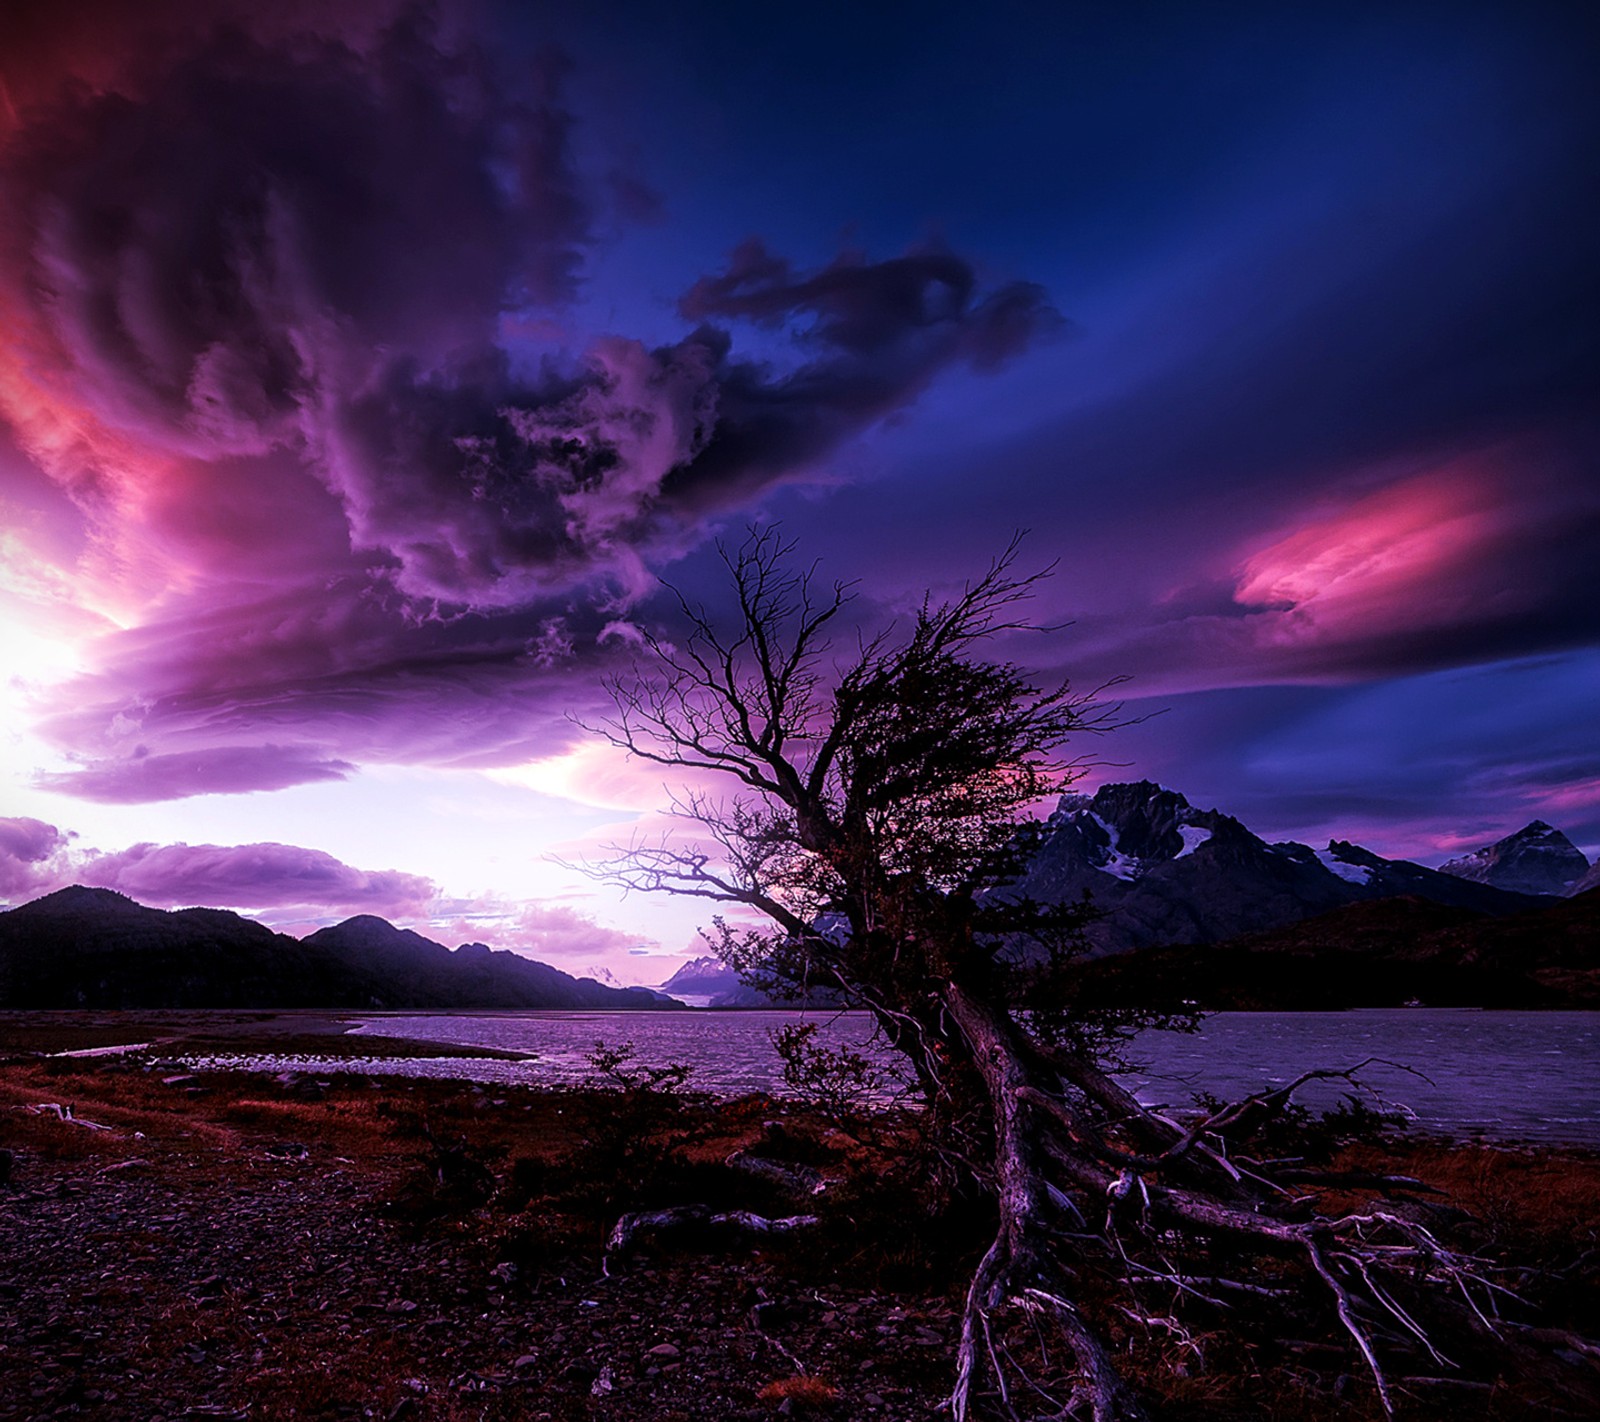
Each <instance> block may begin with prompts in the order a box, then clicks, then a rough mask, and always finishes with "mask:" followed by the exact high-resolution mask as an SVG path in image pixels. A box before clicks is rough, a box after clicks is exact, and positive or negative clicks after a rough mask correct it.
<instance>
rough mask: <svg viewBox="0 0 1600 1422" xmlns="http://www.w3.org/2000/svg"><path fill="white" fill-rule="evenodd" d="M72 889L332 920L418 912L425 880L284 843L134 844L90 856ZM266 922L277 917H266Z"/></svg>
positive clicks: (425, 897) (429, 895) (429, 894)
mask: <svg viewBox="0 0 1600 1422" xmlns="http://www.w3.org/2000/svg"><path fill="white" fill-rule="evenodd" d="M72 872H73V876H74V878H75V880H76V881H77V882H79V883H84V884H93V885H95V886H97V887H99V888H104V889H116V890H117V891H118V892H119V893H124V894H127V895H128V896H129V897H130V898H134V899H137V900H138V901H139V902H140V903H145V904H151V905H155V906H158V907H172V906H180V905H181V906H188V905H201V906H205V907H210V908H244V909H259V910H277V911H278V915H281V914H282V913H284V912H286V911H290V910H305V909H308V908H313V909H318V910H321V911H323V912H332V913H336V914H338V915H339V916H340V917H346V916H349V915H352V914H357V913H376V914H381V915H383V916H384V917H393V916H404V915H407V914H415V913H419V912H422V911H423V910H424V909H425V908H426V906H427V904H428V903H429V902H430V901H431V900H432V899H433V897H434V894H435V892H436V890H435V888H434V885H433V883H432V881H431V880H428V879H425V878H422V877H421V876H419V875H416V874H403V873H400V872H398V871H397V870H392V869H380V870H368V869H356V868H353V867H352V866H351V865H348V864H345V863H343V862H342V861H340V860H338V859H335V858H334V857H333V856H332V855H331V854H325V853H323V852H322V851H321V850H317V849H303V848H300V847H299V846H296V845H291V844H238V845H217V844H135V845H132V846H131V847H129V848H128V849H124V850H119V851H117V852H115V853H112V854H96V855H93V856H91V857H89V858H88V859H87V860H85V861H84V862H83V863H81V864H79V865H77V866H76V867H75V868H74V869H73V871H72ZM268 916H269V917H275V916H277V915H272V914H269V915H268Z"/></svg>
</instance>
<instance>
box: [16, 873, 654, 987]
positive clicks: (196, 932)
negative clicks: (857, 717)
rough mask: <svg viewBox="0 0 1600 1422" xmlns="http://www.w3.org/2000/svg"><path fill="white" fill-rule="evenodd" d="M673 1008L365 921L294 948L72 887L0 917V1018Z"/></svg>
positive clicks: (217, 921) (210, 918)
mask: <svg viewBox="0 0 1600 1422" xmlns="http://www.w3.org/2000/svg"><path fill="white" fill-rule="evenodd" d="M352 924H354V925H355V927H354V928H352V927H351V925H352ZM342 930H345V931H342ZM480 949H481V950H482V951H481V952H480V951H477V950H480ZM679 1006H680V1004H678V1003H676V1002H673V1001H671V1000H670V999H667V998H663V997H662V996H661V995H660V994H658V993H654V992H652V991H651V990H650V989H648V988H611V987H606V986H605V985H603V984H601V983H597V982H594V981H593V980H592V979H588V978H574V977H572V976H571V975H570V974H568V973H563V972H562V971H561V970H560V969H559V968H553V967H551V966H550V965H549V964H546V963H539V962H536V961H534V960H533V959H530V958H523V957H521V956H519V955H518V954H515V953H510V952H505V951H496V950H493V949H489V948H487V947H485V946H484V945H482V944H465V945H463V946H462V948H459V949H456V950H454V951H452V950H451V949H449V948H446V947H445V946H444V945H443V944H442V943H435V942H434V941H433V940H432V939H429V938H425V937H423V936H422V935H421V934H419V933H415V932H412V931H411V930H409V929H399V928H396V927H395V926H394V925H393V924H391V923H388V922H387V921H386V920H384V919H380V918H376V917H374V916H372V915H358V916H357V918H355V919H349V920H346V921H345V923H343V924H336V925H334V926H332V927H331V928H324V929H319V930H318V931H317V932H316V933H313V934H310V935H309V936H308V937H306V938H304V939H297V938H291V937H290V936H289V935H287V934H282V933H275V932H273V930H272V929H270V928H267V927H266V926H265V925H264V924H260V923H257V922H255V921H254V920H252V919H248V918H245V917H243V916H242V915H240V914H236V913H232V912H230V911H229V910H227V909H214V908H186V909H176V910H163V909H153V908H149V907H147V906H145V905H143V904H140V903H138V902H136V901H135V900H133V899H131V898H129V897H128V896H127V895H126V894H120V893H117V892H116V891H115V890H112V889H97V888H91V887H89V886H86V885H82V884H74V885H69V886H68V887H66V888H63V889H58V890H56V891H55V892H54V893H51V894H46V895H44V896H43V897H42V898H38V899H34V900H32V901H30V902H28V903H26V904H22V905H19V906H18V907H16V908H13V909H10V910H7V911H5V912H0V1008H8V1009H34V1010H43V1009H56V1008H223V1007H260V1008H363V1009H390V1010H393V1009H406V1008H417V1009H426V1008H435V1009H470V1008H477V1009H480V1010H493V1009H504V1008H524V1009H563V1008H588V1009H596V1008H604V1009H627V1010H659V1009H676V1008H678V1007H679Z"/></svg>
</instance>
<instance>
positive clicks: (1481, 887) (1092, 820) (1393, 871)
mask: <svg viewBox="0 0 1600 1422" xmlns="http://www.w3.org/2000/svg"><path fill="white" fill-rule="evenodd" d="M1580 857H1581V856H1580ZM1019 887H1020V890H1021V892H1023V893H1025V894H1027V895H1029V896H1030V897H1032V898H1035V899H1039V900H1041V901H1046V902H1060V901H1063V900H1074V899H1078V898H1081V897H1082V896H1083V895H1084V894H1085V893H1087V894H1088V896H1089V898H1090V900H1091V902H1092V903H1093V904H1094V905H1095V907H1097V908H1098V909H1100V910H1101V912H1102V913H1103V914H1104V917H1103V918H1102V919H1101V920H1100V921H1099V922H1097V923H1096V924H1094V925H1093V926H1092V927H1091V929H1090V931H1089V936H1090V938H1091V940H1092V941H1093V943H1094V944H1095V946H1096V947H1097V948H1098V949H1099V950H1101V951H1103V952H1117V951H1120V950H1122V949H1127V948H1142V947H1149V946H1153V945H1157V944H1179V943H1215V942H1220V941H1222V940H1224V939H1229V938H1235V937H1237V936H1239V935H1240V934H1244V933H1258V932H1262V931H1264V930H1267V929H1274V928H1281V927H1283V926H1284V925H1286V924H1290V923H1296V922H1298V921H1300V920H1301V919H1305V918H1310V917H1311V916H1313V915H1315V914H1320V913H1325V912H1327V911H1328V910H1329V909H1333V908H1338V907H1339V906H1340V905H1342V904H1348V903H1356V902H1359V901H1361V900H1363V899H1379V898H1389V897H1393V896H1395V895H1401V894H1409V895H1414V896H1417V897H1421V898H1425V899H1431V900H1433V901H1435V902H1437V903H1443V904H1449V905H1452V906H1454V907H1459V908H1470V909H1477V910H1479V911H1481V912H1488V913H1509V912H1512V911H1514V910H1516V909H1519V908H1524V907H1527V906H1528V905H1529V904H1530V902H1531V900H1529V899H1528V898H1526V897H1524V896H1523V895H1521V894H1518V893H1514V892H1508V891H1506V890H1505V889H1503V888H1500V887H1498V886H1496V885H1493V884H1483V883H1474V882H1471V881H1468V880H1463V879H1461V878H1458V877H1455V876H1453V875H1447V874H1443V873H1440V872H1439V871H1438V870H1436V869H1426V868H1424V867H1423V866H1422V865H1420V864H1412V863H1410V862H1408V861H1405V860H1393V859H1385V858H1383V857H1382V856H1381V855H1377V854H1374V853H1372V852H1371V851H1370V850H1366V849H1363V848H1361V847H1360V846H1359V845H1355V844H1351V843H1349V842H1348V841H1345V840H1334V841H1332V842H1331V843H1330V844H1329V845H1328V847H1327V848H1326V849H1313V848H1311V847H1310V846H1309V845H1304V844H1295V843H1292V842H1290V843H1283V844H1268V843H1267V842H1266V841H1265V840H1263V839H1261V838H1259V837H1258V836H1257V835H1255V834H1252V833H1251V832H1250V831H1249V830H1248V829H1246V828H1245V826H1244V825H1243V824H1241V823H1240V822H1239V821H1238V820H1236V819H1234V818H1233V817H1232V816H1231V815H1225V814H1222V813H1220V812H1219V811H1217V810H1201V809H1197V808H1196V807H1194V806H1193V805H1191V804H1190V803H1189V802H1188V800H1186V799H1185V798H1184V797H1183V796H1182V795H1180V794H1178V793H1177V792H1176V791H1175V790H1168V789H1165V788H1164V787H1162V786H1160V785H1156V784H1153V783H1152V782H1150V781H1148V780H1141V781H1137V782H1134V783H1131V784H1115V785H1104V786H1102V787H1101V788H1100V789H1099V790H1097V791H1096V792H1095V793H1094V794H1093V795H1092V796H1091V795H1065V796H1063V797H1062V799H1061V801H1060V803H1059V804H1058V805H1057V807H1056V810H1055V812H1054V814H1052V815H1051V817H1050V819H1049V820H1048V821H1047V822H1046V824H1045V826H1044V832H1043V837H1042V840H1041V843H1040V845H1039V848H1038V850H1037V852H1036V853H1035V854H1034V856H1033V860H1032V863H1031V865H1030V867H1029V869H1028V871H1027V873H1026V874H1025V875H1024V876H1023V879H1022V881H1021V883H1020V886H1019Z"/></svg>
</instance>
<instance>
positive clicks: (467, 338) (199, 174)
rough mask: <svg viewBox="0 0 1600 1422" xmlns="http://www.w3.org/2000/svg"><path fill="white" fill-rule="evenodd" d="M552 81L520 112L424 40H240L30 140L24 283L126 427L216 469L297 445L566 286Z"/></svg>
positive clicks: (478, 61)
mask: <svg viewBox="0 0 1600 1422" xmlns="http://www.w3.org/2000/svg"><path fill="white" fill-rule="evenodd" d="M557 77H558V75H557V71H556V70H555V69H554V68H552V67H550V66H546V68H545V69H544V70H543V71H541V74H540V76H539V77H538V79H537V81H536V83H535V84H534V85H533V86H532V87H531V88H529V89H527V90H525V91H524V92H523V93H520V94H518V95H515V96H513V95H510V94H508V93H506V92H505V90H504V88H503V86H501V85H500V84H498V83H497V82H496V81H495V80H494V78H493V76H492V73H491V70H490V67H489V65H488V62H487V61H486V60H485V59H484V57H483V56H482V55H481V54H477V53H475V52H473V51H471V50H465V51H462V52H458V53H452V52H445V51H443V50H441V49H440V48H439V47H438V46H437V43H436V41H435V39H434V37H433V36H432V34H431V33H430V32H429V31H428V30H427V29H426V28H424V27H422V26H420V25H418V24H415V23H406V24H402V25H396V26H394V27H392V28H390V29H389V30H387V31H385V33H384V34H383V36H382V38H381V40H380V41H379V42H378V43H376V44H375V45H374V46H373V47H372V49H371V50H370V51H368V52H365V53H359V54H358V53H356V52H355V51H353V50H351V49H348V48H346V47H345V46H343V45H341V44H338V43H335V42H331V41H324V42H301V43H298V44H296V45H293V46H288V45H284V46H271V47H269V46H265V45H262V44H259V43H256V42H254V41H252V40H250V39H247V38H245V37H244V36H243V35H242V34H240V33H238V32H231V33H227V34H225V35H224V36H222V37H221V38H219V39H217V40H214V41H213V42H212V43H210V44H209V45H207V46H206V47H204V48H203V49H201V50H200V51H199V52H197V53H195V54H193V55H189V56H185V57H184V58H182V59H181V60H179V61H177V62H176V63H173V64H171V65H170V66H168V67H165V68H164V71H163V72H162V74H161V77H160V82H158V83H156V82H152V83H149V84H147V85H145V86H144V92H142V93H141V94H140V95H139V96H138V97H136V98H130V97H126V96H124V95H122V94H119V93H107V94H100V95H96V96H92V97H81V96H80V97H79V99H78V100H77V102H67V103H63V104H62V105H61V106H60V107H59V108H57V109H55V110H54V111H52V112H50V113H48V114H46V115H44V116H41V117H38V118H36V119H35V121H34V122H33V123H31V124H30V125H28V126H27V127H26V128H25V129H24V130H23V131H22V133H21V134H20V135H18V136H17V138H16V139H15V140H14V141H13V142H12V144H11V145H9V147H8V151H7V154H6V156H5V160H4V163H3V166H0V193H3V196H4V211H5V218H4V227H3V230H4V233H5V237H6V243H7V246H8V248H9V256H10V262H9V265H10V266H11V270H12V273H13V275H14V277H19V278H20V279H21V280H22V281H24V282H26V283H27V289H28V291H29V295H30V296H31V298H32V300H33V302H34V303H35V310H36V312H37V313H38V314H39V315H40V316H41V317H42V318H43V320H44V322H45V324H46V326H47V327H48V329H49V332H50V334H51V336H52V337H53V338H54V341H55V343H56V346H57V349H58V351H59V352H60V353H61V356H62V358H63V359H64V360H65V361H66V362H68V363H69V365H70V368H71V375H72V377H73V381H74V385H75V387H76V390H77V393H78V394H79V396H80V397H81V396H84V395H87V396H89V398H91V399H92V400H93V401H94V403H95V405H96V407H97V408H98V409H99V410H100V411H101V412H102V413H103V414H104V415H105V416H106V417H108V418H110V419H111V420H112V422H113V423H115V424H118V425H122V426H131V427H133V428H136V429H137V430H138V432H139V433H140V435H141V436H142V437H144V438H147V439H148V438H154V439H158V440H160V441H162V442H164V443H165V444H167V445H168V446H170V447H174V448H176V449H179V450H182V451H185V452H189V453H195V454H200V455H203V456H210V455H215V454H218V453H227V452H244V451H258V450H260V449H263V448H265V447H269V446H270V445H272V444H274V443H278V442H282V441H286V440H293V439H296V438H298V437H301V436H302V435H303V434H304V425H305V422H306V420H307V419H308V418H309V417H311V416H312V412H313V411H314V408H315V407H316V406H317V405H318V404H319V403H320V402H321V401H323V400H325V399H326V397H327V396H328V395H329V394H330V393H333V392H337V391H338V390H339V389H340V388H342V387H343V386H345V385H347V384H348V383H350V382H352V381H357V382H358V381H360V380H361V379H362V378H363V366H364V363H365V362H366V361H369V360H370V358H371V354H370V353H372V352H376V351H388V352H394V351H399V352H413V353H419V354H421V355H422V356H424V357H430V358H431V357H432V356H433V355H434V354H435V353H437V352H440V351H448V350H450V349H452V348H454V347H457V346H461V345H476V344H482V343H483V342H485V341H487V340H489V339H491V338H492V337H493V334H494V322H495V320H496V318H497V316H498V313H499V312H500V311H502V310H507V309H512V310H514V309H517V308H519V307H523V306H526V305H530V304H532V305H549V304H552V303H559V302H562V301H564V300H566V299H567V298H569V297H570V296H571V295H572V294H573V292H574V290H575V284H576V281H577V278H578V272H579V269H580V267H581V265H582V249H583V245H584V243H585V241H586V238H587V233H588V221H589V217H588V207H587V200H586V198H585V196H584V184H583V183H582V181H581V179H580V178H579V176H578V175H577V173H576V172H575V170H574V169H573V168H572V166H571V162H570V156H569V153H568V132H569V129H570V124H571V120H570V117H569V116H568V115H567V114H566V112H565V111H564V110H563V109H562V108H561V106H560V102H559V98H558V96H557V94H556V89H555V86H556V83H557Z"/></svg>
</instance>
